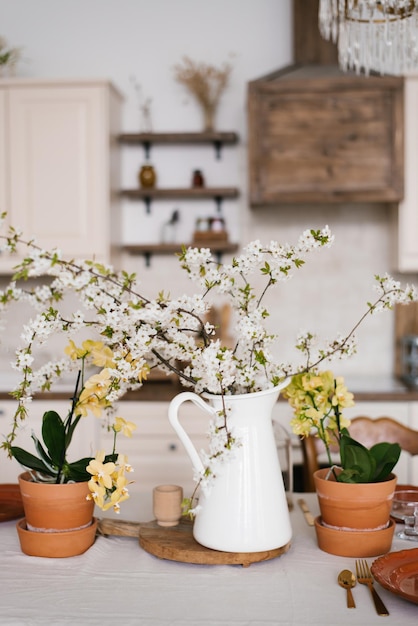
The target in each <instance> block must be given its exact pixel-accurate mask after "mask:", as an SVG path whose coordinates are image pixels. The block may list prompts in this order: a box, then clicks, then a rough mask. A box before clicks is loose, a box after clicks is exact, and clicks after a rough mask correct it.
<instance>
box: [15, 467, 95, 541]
mask: <svg viewBox="0 0 418 626" xmlns="http://www.w3.org/2000/svg"><path fill="white" fill-rule="evenodd" d="M19 487H20V492H21V494H22V501H23V508H24V510H25V518H26V526H27V528H28V530H32V531H37V532H53V531H69V530H79V529H81V528H84V527H86V526H90V525H91V523H92V519H93V509H94V502H93V501H92V500H87V499H86V496H87V495H88V494H89V493H90V492H89V488H88V485H87V482H82V483H67V484H63V485H55V484H50V483H36V482H33V481H32V480H31V477H30V474H29V473H28V472H25V473H23V474H20V476H19Z"/></svg>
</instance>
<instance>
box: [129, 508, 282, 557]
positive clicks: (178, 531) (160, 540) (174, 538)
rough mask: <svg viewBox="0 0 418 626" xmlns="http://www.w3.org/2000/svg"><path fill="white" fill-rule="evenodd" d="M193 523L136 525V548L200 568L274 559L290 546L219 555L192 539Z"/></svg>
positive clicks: (186, 521) (188, 521)
mask: <svg viewBox="0 0 418 626" xmlns="http://www.w3.org/2000/svg"><path fill="white" fill-rule="evenodd" d="M192 531H193V522H191V521H190V520H188V519H182V520H181V521H180V523H179V524H178V525H177V526H171V527H162V526H159V525H158V524H157V522H156V521H152V522H148V523H147V524H140V528H139V545H140V546H141V547H142V548H143V549H144V550H146V552H149V553H150V554H153V555H154V556H157V557H159V558H160V559H167V560H169V561H179V562H181V563H195V564H201V565H243V566H244V567H248V566H249V565H251V563H258V562H260V561H268V560H270V559H275V558H276V557H278V556H280V555H281V554H284V553H285V552H287V551H288V550H289V548H290V543H288V544H287V545H285V546H283V547H281V548H276V549H274V550H266V551H264V552H219V551H217V550H211V549H210V548H205V547H204V546H202V545H200V544H199V543H197V541H195V539H194V538H193V533H192Z"/></svg>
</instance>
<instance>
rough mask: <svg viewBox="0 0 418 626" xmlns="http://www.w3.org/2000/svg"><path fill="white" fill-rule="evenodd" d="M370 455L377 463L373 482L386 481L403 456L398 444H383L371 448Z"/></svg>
mask: <svg viewBox="0 0 418 626" xmlns="http://www.w3.org/2000/svg"><path fill="white" fill-rule="evenodd" d="M370 454H371V455H372V457H373V458H374V459H375V461H376V470H375V475H374V480H373V482H380V481H382V480H385V478H387V476H388V475H389V474H390V473H391V471H392V470H393V468H394V467H395V465H396V463H397V462H398V461H399V457H400V455H401V446H400V445H399V444H398V443H387V442H386V441H385V442H381V443H376V444H375V445H374V446H372V447H371V448H370Z"/></svg>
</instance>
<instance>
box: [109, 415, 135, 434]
mask: <svg viewBox="0 0 418 626" xmlns="http://www.w3.org/2000/svg"><path fill="white" fill-rule="evenodd" d="M135 429H136V424H134V423H133V422H128V421H127V420H124V419H123V417H116V418H115V423H114V424H113V430H114V431H115V433H120V432H121V433H122V435H125V437H132V433H133V431H134V430H135Z"/></svg>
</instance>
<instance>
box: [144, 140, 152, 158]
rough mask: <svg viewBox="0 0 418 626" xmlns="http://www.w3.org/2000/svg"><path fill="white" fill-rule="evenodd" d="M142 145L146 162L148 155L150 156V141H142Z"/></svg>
mask: <svg viewBox="0 0 418 626" xmlns="http://www.w3.org/2000/svg"><path fill="white" fill-rule="evenodd" d="M142 145H143V146H144V155H145V160H146V161H148V159H149V157H150V154H151V142H150V141H143V142H142Z"/></svg>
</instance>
